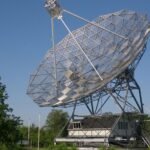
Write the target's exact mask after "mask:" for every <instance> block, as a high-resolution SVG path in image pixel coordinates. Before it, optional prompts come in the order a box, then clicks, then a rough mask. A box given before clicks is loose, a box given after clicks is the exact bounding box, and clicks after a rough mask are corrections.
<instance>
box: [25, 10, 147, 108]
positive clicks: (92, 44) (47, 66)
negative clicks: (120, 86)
mask: <svg viewBox="0 0 150 150" xmlns="http://www.w3.org/2000/svg"><path fill="white" fill-rule="evenodd" d="M93 22H94V23H97V24H99V25H101V26H103V27H105V28H106V29H109V30H111V31H113V32H115V33H117V34H120V35H122V36H125V37H127V38H128V39H127V40H126V39H123V38H121V37H119V36H116V35H114V34H112V33H110V32H107V31H105V30H103V29H101V28H99V27H97V26H94V25H92V24H87V25H85V26H83V27H81V28H79V29H77V30H75V31H73V32H72V33H73V35H74V36H75V39H76V40H77V41H78V43H79V44H80V46H81V47H82V49H83V50H84V52H85V53H86V54H87V56H88V57H89V58H90V60H91V61H92V63H93V64H94V66H95V68H96V69H97V71H98V72H99V74H100V75H101V76H102V78H103V79H104V80H100V78H99V77H98V75H97V74H96V72H95V71H94V69H93V68H92V66H91V65H90V63H89V62H88V61H87V59H86V58H85V56H84V55H83V53H82V52H81V51H80V49H79V47H78V45H76V43H75V42H74V39H72V37H71V35H70V34H69V35H67V36H66V37H65V38H64V39H63V40H62V41H60V42H59V43H58V44H57V45H56V46H55V54H56V65H55V62H54V59H55V56H54V54H53V50H52V49H50V50H49V51H48V53H47V54H46V56H45V58H44V60H43V61H42V63H41V64H40V66H39V67H38V69H37V70H36V71H35V72H34V73H33V74H32V75H31V77H30V82H29V87H28V90H27V93H28V94H29V95H30V96H31V97H32V99H33V100H34V101H35V102H36V103H38V104H39V105H41V106H42V105H43V106H47V105H51V106H54V105H61V104H63V103H66V102H70V101H74V100H76V99H79V98H81V97H85V96H87V95H89V94H90V93H92V92H94V91H95V90H98V89H100V88H102V87H103V86H104V85H106V84H107V83H108V82H110V81H111V80H112V79H114V78H115V77H116V76H117V75H119V74H120V73H121V72H123V71H124V70H125V69H126V68H127V67H128V66H129V65H130V64H131V63H133V62H134V60H135V59H136V57H137V56H138V55H139V53H140V52H141V51H142V50H143V49H144V46H145V44H146V41H147V38H148V35H149V34H148V33H149V32H147V30H148V28H149V27H150V23H149V21H148V19H147V18H146V16H143V15H140V14H137V13H135V12H132V11H126V10H122V11H119V12H116V13H113V14H108V15H104V16H101V17H98V18H97V19H96V20H95V21H93ZM56 75H57V76H56Z"/></svg>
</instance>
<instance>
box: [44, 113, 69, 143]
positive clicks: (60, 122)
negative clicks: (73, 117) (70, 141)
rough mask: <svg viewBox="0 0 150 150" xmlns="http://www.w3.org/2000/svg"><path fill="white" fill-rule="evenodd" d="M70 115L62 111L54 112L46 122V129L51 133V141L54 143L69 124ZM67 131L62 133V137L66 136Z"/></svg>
mask: <svg viewBox="0 0 150 150" xmlns="http://www.w3.org/2000/svg"><path fill="white" fill-rule="evenodd" d="M68 118H69V116H68V113H67V112H64V111H62V110H52V111H51V112H50V113H49V114H48V116H47V121H46V128H47V129H48V131H49V135H50V140H51V142H53V140H54V138H55V137H56V136H57V135H58V134H59V133H60V132H61V131H62V129H63V128H64V126H65V125H66V123H67V122H68ZM66 132H67V131H66V129H64V131H62V134H61V135H62V136H65V135H66Z"/></svg>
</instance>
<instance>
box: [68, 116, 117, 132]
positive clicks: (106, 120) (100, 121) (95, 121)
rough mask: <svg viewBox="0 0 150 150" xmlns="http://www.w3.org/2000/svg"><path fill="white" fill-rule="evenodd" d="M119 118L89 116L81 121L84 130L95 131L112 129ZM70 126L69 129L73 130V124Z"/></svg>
mask: <svg viewBox="0 0 150 150" xmlns="http://www.w3.org/2000/svg"><path fill="white" fill-rule="evenodd" d="M118 117H119V116H117V115H104V116H94V117H93V116H88V117H85V118H84V119H82V120H80V123H81V128H82V129H91V128H92V129H94V128H112V127H113V125H114V123H115V122H116V121H117V119H118ZM75 122H79V120H77V121H74V122H72V123H71V124H70V126H69V129H73V123H75Z"/></svg>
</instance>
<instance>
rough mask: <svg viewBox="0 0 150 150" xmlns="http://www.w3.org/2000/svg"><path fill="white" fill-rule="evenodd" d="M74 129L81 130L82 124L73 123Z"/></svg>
mask: <svg viewBox="0 0 150 150" xmlns="http://www.w3.org/2000/svg"><path fill="white" fill-rule="evenodd" d="M73 128H74V129H79V128H81V124H80V122H75V123H73Z"/></svg>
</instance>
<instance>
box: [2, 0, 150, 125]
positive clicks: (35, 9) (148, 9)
mask: <svg viewBox="0 0 150 150" xmlns="http://www.w3.org/2000/svg"><path fill="white" fill-rule="evenodd" d="M60 3H61V6H62V7H63V8H65V9H67V10H70V11H72V12H74V13H76V14H79V15H80V16H82V17H84V18H87V19H89V20H92V19H94V18H96V17H98V16H99V15H103V14H107V13H112V12H115V11H119V10H122V9H128V10H133V11H137V12H140V13H143V14H147V15H148V16H149V18H150V0H60ZM50 20H51V18H50V16H49V14H48V13H47V12H46V10H45V8H44V0H13V1H10V0H0V76H1V81H2V82H3V83H4V84H5V85H6V87H7V92H8V95H9V99H8V101H7V103H9V105H10V107H12V108H13V109H14V114H15V115H17V116H20V117H21V119H22V120H24V123H25V124H28V122H30V123H35V124H37V123H38V114H40V115H41V122H42V125H44V123H45V120H46V117H47V115H48V113H49V112H50V111H51V108H50V107H47V108H40V107H38V105H37V104H35V103H34V102H33V101H32V100H31V98H30V97H28V95H26V89H27V86H28V81H29V75H30V74H31V73H32V72H33V71H34V70H35V69H36V68H37V66H38V65H39V63H40V62H41V60H42V58H43V57H44V55H45V54H46V52H47V50H48V49H49V48H51V47H52V42H51V23H50ZM64 20H65V21H66V22H67V24H68V26H69V27H70V28H71V30H74V29H76V28H78V27H80V26H82V25H83V22H81V21H78V20H76V19H74V18H71V17H69V16H67V15H65V16H64ZM66 34H67V32H66V31H65V28H64V27H63V26H62V25H61V24H60V23H59V22H58V21H55V37H56V42H58V41H60V40H61V39H62V38H63V37H64V36H65V35H66ZM136 79H137V81H138V82H139V84H140V85H141V88H142V95H143V101H144V104H145V106H144V107H145V111H146V112H149V113H150V111H149V110H150V87H149V85H150V42H148V45H147V51H146V53H145V55H144V57H143V59H142V61H141V62H140V64H139V66H138V68H137V70H136ZM65 110H66V111H67V109H65ZM68 111H71V109H70V110H68ZM81 112H82V110H81Z"/></svg>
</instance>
